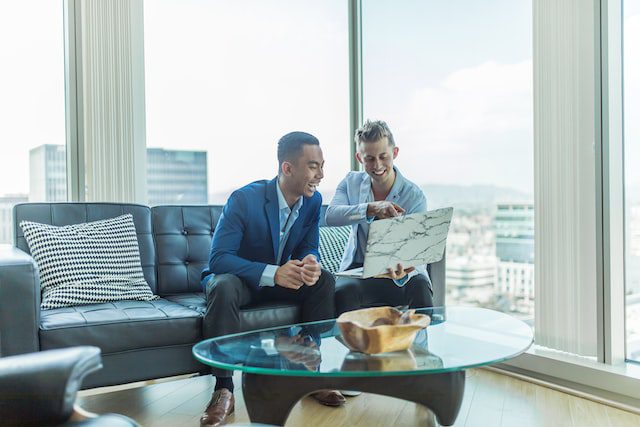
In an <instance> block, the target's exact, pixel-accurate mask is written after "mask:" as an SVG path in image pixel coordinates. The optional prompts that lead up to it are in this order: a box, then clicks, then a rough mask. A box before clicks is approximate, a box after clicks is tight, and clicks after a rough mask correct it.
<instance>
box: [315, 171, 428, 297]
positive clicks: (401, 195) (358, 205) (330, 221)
mask: <svg viewBox="0 0 640 427" xmlns="http://www.w3.org/2000/svg"><path fill="white" fill-rule="evenodd" d="M393 169H394V171H395V172H396V179H395V181H394V183H393V186H392V187H391V191H389V194H388V195H387V198H386V199H385V200H387V201H390V202H393V203H395V204H397V205H399V206H400V207H401V208H403V209H404V210H405V211H406V213H408V214H409V213H415V212H426V211H427V199H426V197H425V196H424V193H423V192H422V190H421V189H420V187H418V186H417V185H415V184H414V183H412V182H411V181H409V180H408V179H406V178H405V177H404V176H402V174H401V173H400V170H398V168H397V167H395V166H394V167H393ZM373 199H374V197H373V191H372V189H371V177H370V176H369V175H367V173H366V172H349V173H348V174H347V176H346V177H345V178H344V179H343V180H342V182H340V184H338V188H337V189H336V194H335V196H334V197H333V200H331V203H330V204H329V206H328V207H327V213H326V216H325V219H326V222H327V225H332V226H341V225H351V234H350V235H349V240H348V242H347V246H346V248H345V251H344V254H343V256H342V261H341V263H340V271H344V270H346V269H347V268H348V267H349V266H350V265H351V264H353V263H354V262H357V263H360V264H362V263H363V262H364V252H365V249H366V247H367V238H368V236H369V225H370V224H371V222H372V220H373V218H368V217H367V205H368V204H369V203H370V202H373V201H374V200H373ZM416 274H424V275H425V276H426V277H427V280H428V281H429V283H431V280H430V279H429V275H428V274H427V270H426V266H424V265H421V266H417V267H416V269H415V270H414V271H412V272H411V273H409V274H408V275H407V276H405V278H404V280H398V281H394V282H395V283H396V285H398V286H402V285H404V284H405V283H406V282H407V280H408V279H409V278H411V277H413V276H415V275H416Z"/></svg>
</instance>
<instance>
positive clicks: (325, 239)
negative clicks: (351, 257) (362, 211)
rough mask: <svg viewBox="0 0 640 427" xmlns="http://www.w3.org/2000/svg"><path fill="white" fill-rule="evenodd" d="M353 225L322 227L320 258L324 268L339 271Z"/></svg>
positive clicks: (334, 271)
mask: <svg viewBox="0 0 640 427" xmlns="http://www.w3.org/2000/svg"><path fill="white" fill-rule="evenodd" d="M350 232H351V227H350V226H348V225H345V226H342V227H320V248H319V251H320V260H321V262H322V268H324V269H325V270H328V271H329V272H331V273H337V272H338V269H339V268H340V261H342V254H343V253H344V248H345V246H346V245H347V240H349V233H350Z"/></svg>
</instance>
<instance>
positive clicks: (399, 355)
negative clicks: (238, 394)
mask: <svg viewBox="0 0 640 427" xmlns="http://www.w3.org/2000/svg"><path fill="white" fill-rule="evenodd" d="M416 312H417V313H422V314H427V315H429V316H431V324H430V325H429V326H428V327H427V328H426V329H423V330H421V331H419V332H418V334H417V335H416V338H415V340H414V342H413V345H412V346H411V348H410V349H408V350H405V351H399V352H393V353H382V354H377V355H367V354H363V353H358V352H353V351H350V350H349V348H348V347H347V346H346V345H345V344H343V341H342V338H341V336H340V330H339V329H338V326H337V325H336V321H335V320H326V321H321V322H312V323H301V324H297V325H291V326H285V327H278V328H269V329H263V330H259V331H250V332H243V333H239V334H233V335H225V336H221V337H216V338H212V339H208V340H204V341H201V342H200V343H198V344H196V345H195V346H194V347H193V355H194V356H195V358H196V359H197V360H199V361H200V362H202V363H204V364H207V365H210V366H213V367H216V368H222V369H229V370H240V371H243V372H247V373H255V374H268V375H283V376H328V377H336V376H345V377H365V376H384V375H411V374H413V375H418V374H425V373H440V372H449V371H457V370H463V369H469V368H473V367H478V366H483V365H489V364H492V363H499V362H503V361H505V360H508V359H510V358H512V357H515V356H517V355H519V354H520V353H523V352H524V351H526V350H527V349H528V348H529V346H530V345H531V344H532V342H533V331H532V330H531V328H530V327H529V326H528V325H527V324H526V323H524V322H522V321H521V320H518V319H515V318H513V317H511V316H509V315H506V314H504V313H500V312H497V311H493V310H487V309H483V308H473V307H435V308H426V309H418V310H416Z"/></svg>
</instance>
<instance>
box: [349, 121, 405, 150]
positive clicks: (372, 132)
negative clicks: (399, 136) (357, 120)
mask: <svg viewBox="0 0 640 427" xmlns="http://www.w3.org/2000/svg"><path fill="white" fill-rule="evenodd" d="M382 138H387V139H388V140H389V145H391V146H392V147H395V146H396V141H395V140H394V139H393V134H392V133H391V129H389V126H388V125H387V124H386V123H385V122H383V121H382V120H367V121H366V122H364V124H363V125H362V126H361V127H360V128H358V130H356V135H355V137H354V140H355V142H356V145H357V144H359V143H361V142H378V141H380V140H381V139H382Z"/></svg>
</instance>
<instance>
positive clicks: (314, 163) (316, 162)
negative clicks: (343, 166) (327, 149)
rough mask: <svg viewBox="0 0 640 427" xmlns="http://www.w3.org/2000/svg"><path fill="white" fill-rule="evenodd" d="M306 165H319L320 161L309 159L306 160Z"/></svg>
mask: <svg viewBox="0 0 640 427" xmlns="http://www.w3.org/2000/svg"><path fill="white" fill-rule="evenodd" d="M307 164H308V165H320V162H318V161H316V160H309V161H308V162H307Z"/></svg>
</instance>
